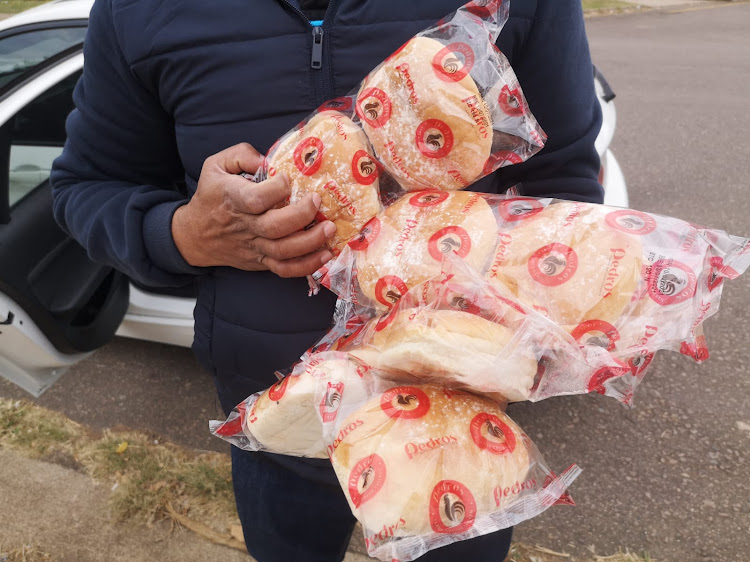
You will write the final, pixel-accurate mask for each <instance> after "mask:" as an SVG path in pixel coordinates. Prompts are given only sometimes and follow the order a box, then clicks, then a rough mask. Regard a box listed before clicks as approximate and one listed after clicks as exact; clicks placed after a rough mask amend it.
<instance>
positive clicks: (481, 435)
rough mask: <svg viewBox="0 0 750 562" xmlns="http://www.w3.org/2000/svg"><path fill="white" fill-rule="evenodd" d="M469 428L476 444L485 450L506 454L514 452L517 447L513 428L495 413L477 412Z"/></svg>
mask: <svg viewBox="0 0 750 562" xmlns="http://www.w3.org/2000/svg"><path fill="white" fill-rule="evenodd" d="M469 429H470V431H471V438H472V439H473V440H474V443H475V444H476V446H477V447H479V448H480V449H482V450H484V451H489V452H490V453H494V454H496V455H504V454H506V453H512V452H513V451H514V450H515V448H516V435H515V434H514V433H513V430H512V429H511V428H510V427H508V425H507V424H505V423H503V422H502V421H501V420H500V418H498V417H497V416H495V415H493V414H488V413H486V412H485V413H482V414H477V415H476V416H474V419H473V420H471V425H470V426H469Z"/></svg>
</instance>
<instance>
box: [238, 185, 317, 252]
mask: <svg viewBox="0 0 750 562" xmlns="http://www.w3.org/2000/svg"><path fill="white" fill-rule="evenodd" d="M264 183H265V182H264ZM319 208H320V195H318V194H317V193H312V194H308V195H306V196H305V197H303V198H302V200H301V201H299V202H297V203H295V204H294V205H287V206H286V207H282V208H281V209H272V210H270V211H268V212H267V213H264V214H263V215H261V216H259V217H257V218H256V219H255V220H254V223H253V226H252V228H253V231H254V232H255V234H257V235H258V236H262V237H263V238H269V239H271V240H277V239H279V238H283V237H284V236H288V235H290V234H292V233H294V232H297V231H298V230H302V229H303V228H305V227H306V226H307V225H308V224H310V223H311V222H312V221H313V220H314V219H315V217H316V215H317V214H318V209H319Z"/></svg>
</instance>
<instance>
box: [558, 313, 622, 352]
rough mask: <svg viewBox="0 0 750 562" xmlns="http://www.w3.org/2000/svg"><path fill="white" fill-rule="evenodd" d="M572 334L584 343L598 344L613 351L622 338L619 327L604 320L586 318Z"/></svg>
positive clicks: (575, 338) (579, 341)
mask: <svg viewBox="0 0 750 562" xmlns="http://www.w3.org/2000/svg"><path fill="white" fill-rule="evenodd" d="M570 335H571V336H573V339H574V340H576V341H577V342H578V343H580V344H582V345H596V346H599V347H603V348H604V349H606V350H607V351H613V350H614V349H615V342H617V340H619V339H620V333H619V332H618V331H617V329H616V328H615V327H614V326H613V325H612V324H610V323H609V322H605V321H604V320H586V321H585V322H582V323H581V324H579V325H578V326H576V328H575V329H574V330H573V331H572V332H571V333H570Z"/></svg>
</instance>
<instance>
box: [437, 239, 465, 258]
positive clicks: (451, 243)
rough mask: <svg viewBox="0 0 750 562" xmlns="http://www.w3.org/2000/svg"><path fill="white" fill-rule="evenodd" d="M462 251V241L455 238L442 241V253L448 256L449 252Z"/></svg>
mask: <svg viewBox="0 0 750 562" xmlns="http://www.w3.org/2000/svg"><path fill="white" fill-rule="evenodd" d="M460 249H461V241H460V240H455V239H454V238H450V237H448V238H444V239H443V240H441V241H440V251H441V252H442V253H444V254H447V253H448V252H451V251H453V252H457V251H458V250H460Z"/></svg>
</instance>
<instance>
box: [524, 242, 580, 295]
mask: <svg viewBox="0 0 750 562" xmlns="http://www.w3.org/2000/svg"><path fill="white" fill-rule="evenodd" d="M528 268H529V273H530V274H531V277H532V278H533V279H534V281H536V282H537V283H539V284H540V285H544V286H545V287H557V286H558V285H562V284H563V283H565V282H566V281H568V280H569V279H570V278H571V277H573V275H574V274H575V272H576V270H577V269H578V255H577V254H576V253H575V250H573V248H571V247H569V246H566V245H565V244H560V243H558V242H553V243H552V244H547V245H546V246H544V247H543V248H539V249H538V250H537V251H536V252H534V253H533V254H532V255H531V257H530V258H529V263H528Z"/></svg>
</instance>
